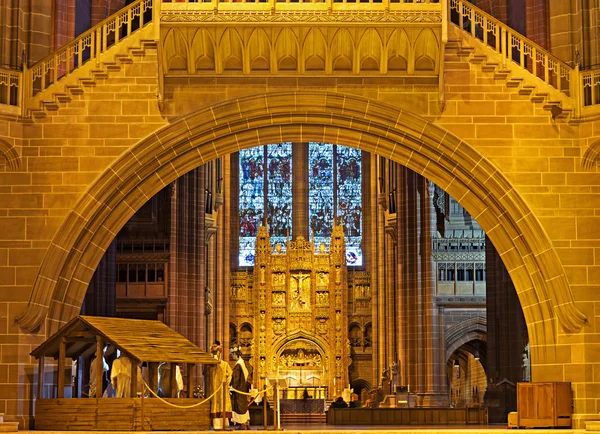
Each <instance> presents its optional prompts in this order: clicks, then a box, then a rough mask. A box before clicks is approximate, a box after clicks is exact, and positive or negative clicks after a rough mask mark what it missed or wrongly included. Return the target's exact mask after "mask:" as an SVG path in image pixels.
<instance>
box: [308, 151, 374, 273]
mask: <svg viewBox="0 0 600 434" xmlns="http://www.w3.org/2000/svg"><path fill="white" fill-rule="evenodd" d="M308 167H309V170H310V174H309V198H308V214H309V227H310V230H311V235H314V238H315V249H317V250H318V248H319V245H320V244H321V243H323V244H325V246H327V247H329V243H330V241H331V232H332V227H333V218H334V217H335V216H337V217H338V218H339V219H340V221H341V224H342V225H343V226H344V234H345V235H346V264H347V265H349V266H361V265H363V258H362V249H361V247H360V244H361V241H362V176H361V151H359V150H358V149H353V148H348V147H346V146H339V145H335V146H334V145H331V144H326V143H317V142H310V143H309V147H308ZM334 173H335V174H336V175H335V177H334Z"/></svg>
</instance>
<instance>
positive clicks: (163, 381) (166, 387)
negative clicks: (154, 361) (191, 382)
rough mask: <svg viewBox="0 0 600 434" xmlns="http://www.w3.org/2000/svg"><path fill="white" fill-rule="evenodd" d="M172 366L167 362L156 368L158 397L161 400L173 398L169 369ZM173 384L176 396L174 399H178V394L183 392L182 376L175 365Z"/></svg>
mask: <svg viewBox="0 0 600 434" xmlns="http://www.w3.org/2000/svg"><path fill="white" fill-rule="evenodd" d="M172 367H173V365H172V364H171V363H168V362H163V363H161V364H160V365H159V366H158V396H160V397H162V398H173V397H172V396H171V369H172ZM175 382H176V386H175V389H176V395H175V396H174V398H179V393H180V392H181V391H182V390H183V376H182V375H181V369H179V365H175Z"/></svg>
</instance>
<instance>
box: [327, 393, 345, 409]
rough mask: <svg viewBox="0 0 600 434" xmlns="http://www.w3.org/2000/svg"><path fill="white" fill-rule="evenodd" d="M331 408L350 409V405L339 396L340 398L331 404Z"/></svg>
mask: <svg viewBox="0 0 600 434" xmlns="http://www.w3.org/2000/svg"><path fill="white" fill-rule="evenodd" d="M329 408H348V404H346V401H344V398H342V397H341V396H338V398H337V399H336V400H335V401H333V402H332V403H331V406H330V407H329Z"/></svg>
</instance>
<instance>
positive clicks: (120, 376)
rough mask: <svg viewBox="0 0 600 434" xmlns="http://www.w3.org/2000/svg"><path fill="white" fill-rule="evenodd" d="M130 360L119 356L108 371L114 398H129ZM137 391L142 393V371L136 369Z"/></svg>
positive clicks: (138, 368)
mask: <svg viewBox="0 0 600 434" xmlns="http://www.w3.org/2000/svg"><path fill="white" fill-rule="evenodd" d="M131 363H132V362H131V359H130V358H129V357H127V356H124V355H119V356H118V357H117V358H116V359H115V361H114V362H113V364H112V369H111V370H110V383H111V384H112V387H113V389H115V390H116V393H115V398H131ZM137 391H138V394H141V393H142V370H141V369H140V367H139V366H138V367H137Z"/></svg>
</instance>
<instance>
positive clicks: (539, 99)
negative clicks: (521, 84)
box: [531, 92, 548, 103]
mask: <svg viewBox="0 0 600 434" xmlns="http://www.w3.org/2000/svg"><path fill="white" fill-rule="evenodd" d="M546 98H548V93H547V92H536V93H535V95H533V96H532V97H531V102H534V103H543V102H544V101H546Z"/></svg>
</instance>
